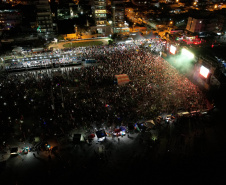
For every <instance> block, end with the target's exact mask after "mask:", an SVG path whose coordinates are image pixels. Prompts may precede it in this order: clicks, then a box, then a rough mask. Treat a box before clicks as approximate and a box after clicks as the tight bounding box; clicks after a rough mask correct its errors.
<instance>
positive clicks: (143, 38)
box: [133, 32, 146, 40]
mask: <svg viewBox="0 0 226 185" xmlns="http://www.w3.org/2000/svg"><path fill="white" fill-rule="evenodd" d="M145 39H146V38H145V37H143V36H142V35H141V33H140V32H137V33H136V35H134V36H133V40H145Z"/></svg>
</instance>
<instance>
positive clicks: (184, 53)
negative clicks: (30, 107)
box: [181, 48, 195, 59]
mask: <svg viewBox="0 0 226 185" xmlns="http://www.w3.org/2000/svg"><path fill="white" fill-rule="evenodd" d="M181 54H182V55H184V56H186V57H187V58H189V59H193V58H194V57H195V56H194V54H193V53H191V52H190V51H188V50H186V49H184V48H183V49H182V51H181Z"/></svg>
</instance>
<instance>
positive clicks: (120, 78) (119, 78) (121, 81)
mask: <svg viewBox="0 0 226 185" xmlns="http://www.w3.org/2000/svg"><path fill="white" fill-rule="evenodd" d="M115 78H116V79H117V82H118V85H123V84H126V83H129V81H130V80H129V77H128V75H127V74H121V75H115Z"/></svg>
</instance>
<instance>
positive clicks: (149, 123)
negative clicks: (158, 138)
mask: <svg viewBox="0 0 226 185" xmlns="http://www.w3.org/2000/svg"><path fill="white" fill-rule="evenodd" d="M145 126H146V127H147V128H152V127H153V126H155V122H154V121H153V120H152V119H151V120H148V121H145Z"/></svg>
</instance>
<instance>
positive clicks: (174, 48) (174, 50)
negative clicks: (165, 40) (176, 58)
mask: <svg viewBox="0 0 226 185" xmlns="http://www.w3.org/2000/svg"><path fill="white" fill-rule="evenodd" d="M176 50H177V49H176V47H175V46H173V45H171V46H170V53H172V54H173V55H175V53H176Z"/></svg>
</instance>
